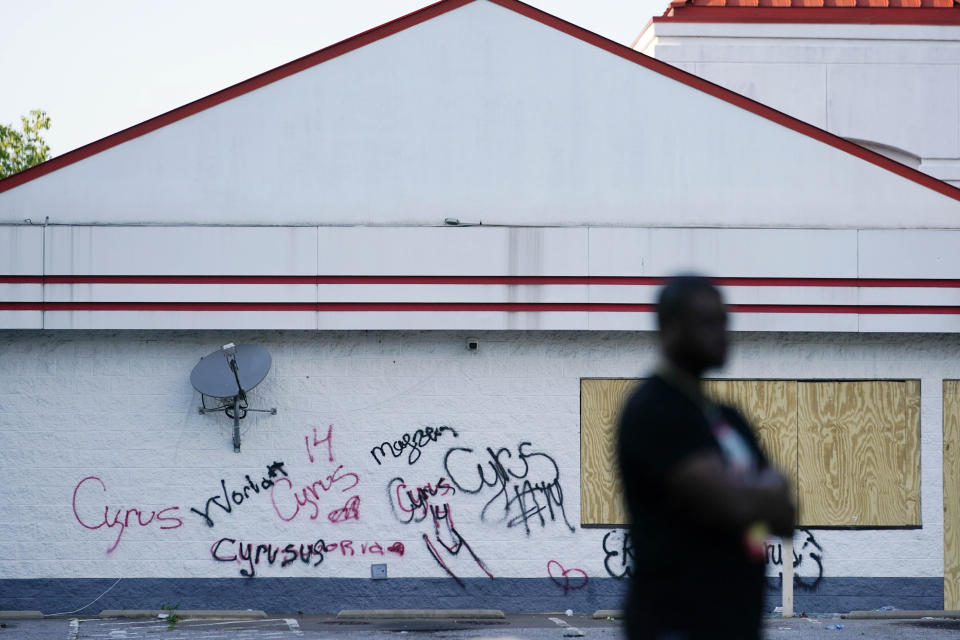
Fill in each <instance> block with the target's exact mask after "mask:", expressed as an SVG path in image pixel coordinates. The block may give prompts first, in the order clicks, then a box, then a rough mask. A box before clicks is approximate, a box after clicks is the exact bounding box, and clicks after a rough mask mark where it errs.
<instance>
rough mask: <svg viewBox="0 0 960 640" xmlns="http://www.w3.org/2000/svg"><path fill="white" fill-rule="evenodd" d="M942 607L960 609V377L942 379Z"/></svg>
mask: <svg viewBox="0 0 960 640" xmlns="http://www.w3.org/2000/svg"><path fill="white" fill-rule="evenodd" d="M943 608H944V609H952V610H955V609H960V380H944V381H943Z"/></svg>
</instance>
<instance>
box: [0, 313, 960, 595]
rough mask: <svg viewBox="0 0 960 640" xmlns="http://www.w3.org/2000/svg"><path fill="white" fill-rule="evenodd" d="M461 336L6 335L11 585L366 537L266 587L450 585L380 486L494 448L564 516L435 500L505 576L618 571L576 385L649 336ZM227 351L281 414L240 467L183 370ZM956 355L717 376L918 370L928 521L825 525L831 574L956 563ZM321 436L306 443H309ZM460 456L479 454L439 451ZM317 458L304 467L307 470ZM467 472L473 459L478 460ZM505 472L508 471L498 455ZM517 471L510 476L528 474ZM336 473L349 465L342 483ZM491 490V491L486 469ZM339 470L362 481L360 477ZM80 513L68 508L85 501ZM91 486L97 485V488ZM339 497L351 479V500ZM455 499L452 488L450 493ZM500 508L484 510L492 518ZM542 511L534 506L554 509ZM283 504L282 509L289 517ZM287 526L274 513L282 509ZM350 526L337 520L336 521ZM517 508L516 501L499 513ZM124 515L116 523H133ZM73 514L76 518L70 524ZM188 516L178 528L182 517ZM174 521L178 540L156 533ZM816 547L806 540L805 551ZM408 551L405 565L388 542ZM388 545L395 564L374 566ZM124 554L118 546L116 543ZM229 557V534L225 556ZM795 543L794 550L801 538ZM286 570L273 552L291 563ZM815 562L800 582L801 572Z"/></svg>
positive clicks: (188, 573)
mask: <svg viewBox="0 0 960 640" xmlns="http://www.w3.org/2000/svg"><path fill="white" fill-rule="evenodd" d="M466 337H467V334H464V333H457V332H415V333H403V332H330V333H321V334H316V333H304V332H263V333H227V332H45V333H39V332H9V331H8V332H4V333H2V334H0V389H2V390H3V392H2V394H0V408H2V410H0V441H2V443H3V446H2V447H0V462H2V464H3V466H4V468H6V469H8V470H15V469H18V470H20V471H18V472H16V473H8V474H7V477H6V480H5V482H4V486H3V488H2V491H0V512H2V513H3V514H4V526H3V534H2V537H3V539H2V543H3V546H4V548H5V549H7V552H6V553H4V554H3V557H2V558H0V571H2V573H3V575H4V577H6V578H43V577H51V578H54V577H61V578H62V577H86V578H91V577H115V576H137V577H239V570H240V569H241V568H243V567H241V565H240V564H239V563H235V562H217V561H215V560H214V559H213V558H212V557H211V545H212V544H213V543H215V542H216V541H217V540H218V539H221V538H224V537H229V538H234V539H236V540H238V541H242V542H244V543H246V542H250V543H254V545H256V544H257V543H274V544H276V543H282V544H284V545H285V544H287V543H297V544H299V543H301V542H303V543H312V542H313V541H315V540H316V539H317V538H323V539H324V540H325V541H326V542H327V543H328V544H329V543H331V542H339V541H341V540H353V541H354V545H353V551H354V554H355V555H347V556H344V555H343V553H342V552H341V550H339V549H337V550H336V551H331V552H330V553H328V554H327V557H326V558H325V559H324V561H323V563H322V564H321V565H320V566H319V567H313V566H309V567H308V566H307V565H305V564H303V563H301V562H299V561H297V562H295V563H293V564H290V565H289V566H287V567H282V568H281V567H280V560H277V561H276V563H275V564H273V565H272V566H271V565H269V564H268V563H267V562H266V561H265V560H263V559H261V563H260V564H259V565H258V566H257V567H256V575H257V576H284V577H285V576H338V577H369V575H370V564H372V563H380V562H386V563H387V565H388V574H389V576H391V577H403V576H408V577H443V576H444V575H446V574H445V573H444V572H443V571H442V569H441V568H440V567H439V566H438V564H437V563H436V562H435V561H434V560H433V559H432V558H431V557H430V555H429V554H428V553H427V550H426V547H425V545H424V542H423V540H422V538H421V535H422V534H424V533H427V534H431V535H432V533H433V527H432V524H431V519H430V518H427V519H426V520H424V521H423V522H421V523H412V524H402V523H401V522H399V521H398V520H397V518H396V517H395V516H394V514H393V513H392V512H391V506H390V500H389V499H388V484H389V483H390V481H391V479H392V478H395V477H402V478H403V479H404V480H405V482H406V484H407V485H409V486H414V485H423V484H426V483H428V482H430V483H433V484H434V485H436V483H437V482H438V480H439V479H440V478H441V477H446V478H448V480H449V479H450V478H451V474H452V475H453V478H454V479H456V480H457V481H458V482H460V483H461V484H462V485H464V486H466V485H468V484H470V483H471V482H474V483H476V482H477V480H476V478H477V470H476V467H475V465H476V464H485V460H484V459H485V458H487V457H488V456H487V454H486V453H485V451H484V448H485V447H488V446H489V447H493V448H494V449H495V450H496V448H499V447H506V448H507V449H508V450H509V451H511V452H512V455H513V457H512V459H511V461H510V462H511V463H512V464H518V463H517V447H518V445H519V444H520V443H521V442H529V443H530V445H529V448H527V449H526V451H527V452H528V453H530V452H533V451H536V452H538V453H545V454H547V455H549V456H550V458H549V459H547V458H543V457H538V458H537V459H535V460H533V459H531V460H532V462H531V466H530V475H529V476H528V478H530V479H531V480H534V481H535V482H539V481H546V482H547V483H548V484H549V483H550V482H553V481H554V480H556V479H557V475H556V473H555V472H554V469H553V467H552V464H551V461H552V462H555V464H556V470H557V472H558V473H559V476H558V480H557V481H558V482H559V484H560V486H561V487H562V490H563V511H564V513H565V516H566V520H567V521H568V522H569V523H570V525H571V526H572V527H573V530H572V531H571V530H570V529H568V528H567V526H566V525H565V524H564V522H563V518H562V516H561V514H560V512H559V511H558V510H556V511H555V520H551V518H550V517H549V515H546V514H545V515H546V521H545V522H544V523H543V524H542V525H541V523H540V521H539V518H537V517H533V518H531V519H530V520H529V521H528V524H529V525H530V532H529V534H528V533H526V532H525V531H524V527H523V526H522V525H518V526H514V527H508V526H506V523H505V521H504V518H503V513H504V512H503V505H502V500H503V499H502V497H501V498H500V499H499V500H498V499H496V498H495V496H496V493H497V490H496V489H488V490H485V491H482V492H481V493H480V494H479V495H469V494H467V493H466V492H464V491H461V490H458V491H456V493H455V494H454V493H453V492H449V493H448V495H440V496H438V497H437V498H434V499H432V500H431V501H432V502H436V503H439V504H443V503H449V504H450V505H451V507H452V509H453V512H452V513H453V514H454V515H455V524H456V528H457V529H458V531H459V533H460V534H461V535H462V536H463V537H464V538H465V539H466V540H468V541H469V544H470V546H471V547H472V548H473V550H474V552H475V553H476V554H477V556H478V557H479V558H481V559H482V560H483V562H484V563H485V565H486V567H487V569H488V570H489V571H490V572H491V573H492V574H493V575H495V576H499V577H521V576H523V577H546V576H547V575H548V574H547V564H548V563H549V562H550V561H551V560H555V561H557V562H559V563H560V564H562V565H563V566H564V567H565V568H579V569H582V570H583V571H584V572H585V573H586V574H587V575H588V576H589V577H590V578H596V577H606V576H607V575H608V574H607V572H606V570H605V569H604V565H603V561H604V551H603V548H602V539H603V536H604V535H605V534H606V533H607V531H606V530H603V529H581V528H580V527H579V446H580V439H579V432H578V429H579V380H580V378H582V377H607V376H613V377H634V376H638V375H641V374H643V373H644V372H645V370H646V369H647V368H648V367H649V366H650V365H651V364H652V362H653V358H654V342H653V339H652V336H651V335H650V334H648V333H606V334H600V333H589V332H564V333H550V332H539V333H528V332H490V333H480V334H477V335H476V336H475V337H477V338H478V339H479V342H480V348H479V350H478V351H477V352H468V351H467V350H466V349H465V338H466ZM227 341H236V342H239V343H244V342H257V343H260V344H263V345H264V346H266V347H267V348H268V349H269V350H270V351H271V353H272V355H273V358H274V360H273V369H272V371H271V373H270V375H269V376H268V377H267V379H266V380H265V381H264V382H263V384H261V385H260V386H259V387H258V388H257V389H256V390H255V391H254V392H253V393H252V403H251V406H254V407H277V409H278V414H277V415H276V416H270V415H264V414H251V415H250V417H248V418H247V419H246V420H245V421H244V422H243V424H242V432H243V436H242V439H243V447H242V452H241V453H240V454H236V453H234V452H233V450H232V447H231V436H230V433H231V429H232V426H231V423H230V421H229V420H228V419H227V418H225V417H224V416H222V415H216V414H214V415H199V414H198V411H197V407H198V405H199V397H198V395H197V394H196V393H195V392H194V391H193V390H192V389H191V388H190V385H189V381H188V375H189V372H190V369H191V368H192V366H193V365H194V364H195V363H196V361H197V359H198V358H199V357H200V356H202V355H205V354H206V353H208V352H210V351H212V350H214V349H216V348H218V346H219V345H221V344H223V343H225V342H227ZM958 362H960V346H958V344H957V342H956V340H955V339H953V337H950V336H937V335H898V336H890V335H886V336H884V335H840V334H753V333H747V334H738V336H737V341H736V347H735V352H734V357H733V360H732V362H731V363H730V366H729V367H728V368H727V369H726V370H725V371H724V372H723V375H725V376H730V377H737V378H753V377H756V378H919V379H920V380H921V385H922V387H921V388H922V392H921V393H922V405H921V407H922V409H921V420H922V438H921V457H922V460H921V465H922V482H921V497H922V519H923V526H922V528H920V529H911V530H865V531H848V530H845V531H814V535H815V536H816V539H817V540H818V542H819V544H820V545H821V546H822V548H823V561H822V564H823V572H824V575H825V576H847V577H851V576H867V577H877V576H882V577H893V576H911V577H937V576H941V575H942V571H943V551H942V548H943V529H942V513H941V496H942V481H941V478H942V463H941V455H942V452H941V432H942V431H941V380H942V379H943V378H957V377H960V366H958V364H957V363H958ZM329 425H332V447H331V449H330V453H332V457H333V460H332V461H331V460H330V459H329V456H328V450H327V449H326V444H324V443H321V444H319V445H317V446H313V445H312V441H313V430H314V429H317V433H318V436H319V438H320V439H322V438H323V437H324V436H325V435H326V432H327V428H328V426H329ZM441 425H446V426H449V427H451V428H453V429H455V430H456V432H457V434H458V435H457V436H456V437H453V435H452V434H451V433H450V432H444V434H443V435H442V436H441V437H440V438H439V439H438V440H437V441H436V442H431V443H429V444H425V445H424V446H423V447H422V449H421V450H420V456H419V458H418V459H416V460H415V461H414V462H413V463H412V464H411V463H409V462H408V453H409V450H407V451H404V452H403V455H402V456H401V457H398V458H393V457H391V456H387V458H386V459H384V460H382V464H379V465H378V464H377V462H376V461H375V460H374V458H373V457H372V456H371V452H370V450H371V447H374V446H377V445H379V444H380V443H382V442H383V441H384V440H392V439H397V438H400V437H402V434H404V433H412V432H414V431H415V430H416V429H418V428H423V427H426V426H432V427H434V428H437V427H439V426H441ZM308 445H310V446H308ZM451 447H467V448H472V449H474V452H473V453H470V454H468V453H466V452H462V451H460V452H455V453H453V454H451V458H450V460H451V464H450V465H449V466H448V467H447V468H445V466H444V455H445V454H446V452H447V451H448V450H449V449H450V448H451ZM311 456H312V460H311ZM468 459H469V462H467V460H468ZM503 460H504V461H505V460H506V458H503ZM279 461H282V462H283V463H284V469H285V470H286V471H287V472H288V473H289V481H290V483H291V485H290V486H286V485H284V484H278V485H277V486H276V487H275V488H274V496H273V498H274V500H275V501H276V503H277V508H275V507H274V506H273V504H272V502H271V496H270V494H269V492H267V491H264V492H263V493H261V494H259V495H258V494H254V493H253V492H248V493H249V494H250V495H249V497H248V498H246V499H244V500H243V502H242V504H239V505H236V504H235V505H233V507H232V508H233V511H232V513H229V514H228V513H225V512H223V511H222V510H220V509H219V508H217V507H216V506H212V507H211V509H210V514H211V517H212V519H213V520H214V523H215V524H214V526H213V527H212V528H211V527H208V526H206V525H205V524H204V519H203V518H202V517H201V516H200V515H197V514H195V513H192V512H191V511H190V508H191V507H196V508H198V509H200V510H203V509H204V505H205V504H206V501H207V499H208V498H209V497H211V496H215V495H218V494H220V493H221V492H222V489H221V485H220V481H221V479H223V480H224V481H225V483H226V487H227V489H228V491H232V490H240V491H242V485H243V484H245V483H246V479H245V476H246V475H247V474H249V475H250V476H251V478H253V479H254V480H255V481H260V479H261V478H262V476H263V475H264V474H265V473H266V471H267V465H270V464H272V463H274V462H279ZM521 467H522V465H518V466H517V469H518V470H519V469H520V468H521ZM338 469H339V471H338ZM486 473H487V477H488V478H492V474H491V471H490V469H489V468H487V472H486ZM348 474H356V476H355V480H356V483H355V484H356V486H351V485H353V484H354V481H353V480H354V478H353V477H352V476H348ZM331 475H332V477H333V478H341V477H342V478H344V479H342V480H339V481H334V482H332V488H331V490H330V491H323V490H318V494H319V498H318V499H317V500H316V502H317V503H318V508H317V513H318V517H317V518H316V519H312V518H311V517H310V516H311V515H312V514H313V507H312V506H304V507H301V509H300V513H299V514H298V515H296V517H292V518H290V520H289V521H285V518H288V517H290V516H291V514H292V513H293V512H294V505H295V502H294V500H293V498H292V497H291V495H290V489H291V488H293V489H297V488H300V487H303V486H304V485H307V484H310V483H312V482H314V481H316V480H320V481H321V482H322V483H323V484H325V485H330V484H331ZM91 476H93V477H96V478H99V480H88V481H87V482H86V483H83V484H82V485H81V487H80V489H79V490H77V494H76V503H75V507H76V513H75V512H74V508H73V507H72V499H73V494H74V490H75V489H76V487H77V485H78V483H80V482H81V481H82V480H83V479H84V478H88V477H91ZM100 482H102V483H103V485H100ZM341 488H347V490H346V491H341ZM445 493H447V492H445ZM353 496H358V497H359V506H358V508H357V512H356V513H357V516H358V517H357V518H356V519H352V518H351V519H347V520H345V521H342V522H338V523H333V522H331V521H330V520H329V518H328V514H329V513H330V512H331V511H334V510H336V509H341V508H343V507H344V506H345V504H346V502H347V500H348V499H349V498H351V497H353ZM491 499H493V501H492V506H491V507H490V511H488V513H487V517H486V518H485V519H484V518H481V509H482V507H483V505H484V503H486V502H487V501H488V500H491ZM541 504H543V501H542V497H541ZM105 507H106V508H107V509H108V512H107V515H108V518H109V522H110V523H112V522H113V521H114V520H113V519H114V517H115V515H114V514H115V513H116V511H117V510H121V509H122V510H124V513H126V509H129V508H136V509H141V510H144V515H143V518H144V519H145V520H146V519H147V516H148V515H149V513H150V512H151V511H161V510H163V509H168V511H166V512H164V513H163V517H165V518H167V519H166V520H164V521H163V523H161V521H159V520H153V522H149V523H148V524H147V525H145V526H140V525H139V524H137V523H136V517H137V516H136V514H135V513H134V514H133V515H132V516H131V520H130V526H128V527H126V528H125V529H124V530H123V531H122V536H120V540H119V543H117V539H118V535H120V534H121V531H120V529H121V527H119V526H112V527H111V526H102V527H100V528H99V529H96V530H92V529H87V528H84V526H83V525H82V524H81V522H80V520H82V521H83V522H85V523H86V524H87V525H88V526H96V525H97V524H99V523H100V522H102V521H103V516H104V508H105ZM277 509H279V512H278V511H277ZM281 515H282V516H283V517H281ZM341 515H342V514H341ZM515 515H517V511H516V510H515V509H511V510H509V512H508V514H507V516H508V517H513V516H515ZM120 517H121V520H122V519H123V517H124V514H121V516H120ZM78 518H79V519H80V520H78ZM178 522H182V525H179V524H178ZM164 526H166V527H172V528H166V529H164V528H163V527H164ZM803 537H804V536H803V534H800V533H798V542H801V541H802V538H803ZM398 541H399V542H402V543H403V545H404V548H405V552H404V554H403V556H402V557H401V556H400V555H399V554H397V553H393V552H389V551H386V549H387V548H388V547H389V546H391V545H393V544H394V543H396V542H398ZM373 542H377V543H380V545H381V550H382V551H383V553H384V555H380V554H378V553H375V552H370V551H369V550H368V553H366V554H364V553H362V552H361V547H360V545H361V544H367V545H370V544H372V543H373ZM114 546H115V548H113V550H112V551H108V550H109V549H111V548H112V547H114ZM226 548H235V547H233V546H232V544H231V543H227V546H225V547H223V548H221V552H222V553H221V555H226V552H225V551H224V549H226ZM798 549H799V545H798ZM280 557H281V558H282V557H283V556H282V555H281V556H280ZM448 560H449V561H450V567H451V569H452V570H453V571H455V572H456V573H457V575H458V576H460V577H478V576H479V577H482V576H483V573H482V571H481V569H480V568H479V567H478V565H477V564H476V563H474V562H473V561H472V560H470V559H469V558H467V557H466V555H465V554H461V555H460V556H459V557H457V558H453V557H450V558H448ZM810 566H811V563H809V561H808V564H807V565H803V566H802V567H801V568H800V570H799V571H800V572H801V573H803V572H805V571H808V567H810Z"/></svg>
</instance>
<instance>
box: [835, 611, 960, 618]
mask: <svg viewBox="0 0 960 640" xmlns="http://www.w3.org/2000/svg"><path fill="white" fill-rule="evenodd" d="M843 617H844V618H847V619H848V620H895V619H898V618H899V619H901V620H917V619H919V618H960V611H958V610H956V609H953V610H950V609H947V610H940V609H933V610H931V611H901V610H897V609H893V610H890V611H851V612H850V613H848V614H847V615H845V616H843Z"/></svg>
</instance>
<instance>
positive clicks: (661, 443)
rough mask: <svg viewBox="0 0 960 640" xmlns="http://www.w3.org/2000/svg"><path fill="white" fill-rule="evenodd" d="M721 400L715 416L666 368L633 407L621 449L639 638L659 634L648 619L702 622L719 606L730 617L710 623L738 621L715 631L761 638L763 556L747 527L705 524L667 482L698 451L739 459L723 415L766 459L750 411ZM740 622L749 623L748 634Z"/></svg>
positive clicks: (632, 631)
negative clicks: (723, 437) (721, 433)
mask: <svg viewBox="0 0 960 640" xmlns="http://www.w3.org/2000/svg"><path fill="white" fill-rule="evenodd" d="M718 409H719V411H718V412H717V415H716V416H715V419H714V424H713V425H711V422H710V421H709V420H708V414H707V413H705V411H704V408H703V407H702V406H701V405H699V404H697V403H696V402H695V401H694V399H693V398H691V397H690V396H688V395H686V394H685V393H684V392H683V391H681V390H680V389H678V388H677V387H675V386H673V385H672V384H670V383H669V382H667V381H666V380H664V379H663V378H662V377H660V376H658V375H654V376H651V377H650V379H649V380H647V381H646V382H645V383H644V384H643V385H641V386H640V388H638V389H637V391H635V392H634V393H633V395H632V396H631V397H630V398H629V400H628V401H627V404H626V406H625V407H624V411H623V414H622V416H621V420H620V427H619V434H618V438H619V447H618V453H619V463H620V472H621V478H622V479H623V487H624V494H625V497H626V503H627V508H628V511H629V514H630V522H631V524H630V533H631V538H632V542H633V548H634V565H633V583H632V585H631V594H630V601H629V603H628V606H627V612H628V615H627V628H628V632H629V635H630V637H631V638H632V639H636V638H642V637H652V636H646V635H644V634H643V633H642V632H641V631H640V629H641V627H642V628H644V629H649V628H659V629H664V628H666V629H674V628H678V629H696V628H697V624H698V623H699V622H698V621H703V622H704V623H706V622H707V621H708V619H709V618H710V617H713V615H717V616H721V618H720V619H719V620H718V619H717V618H713V620H712V621H711V622H710V624H714V625H716V624H726V623H730V624H731V627H732V629H734V630H730V629H728V630H726V631H724V630H722V629H719V628H717V627H713V629H712V634H713V636H714V637H718V638H719V637H744V638H750V637H755V635H754V632H751V631H750V629H751V628H754V629H755V628H756V625H759V621H760V608H761V606H762V585H763V563H762V562H761V561H757V560H751V559H750V557H749V556H748V554H747V550H746V547H745V545H744V536H745V533H744V532H743V531H735V530H731V529H729V528H724V527H721V526H715V527H712V528H710V527H708V526H706V525H704V524H703V523H702V522H700V521H698V520H697V519H695V518H694V517H692V516H691V514H690V513H689V510H688V509H687V508H686V507H685V506H684V505H682V504H678V503H677V502H676V500H674V499H673V498H672V497H671V495H670V493H669V491H668V490H667V485H666V478H667V476H668V475H669V473H670V472H671V471H673V469H674V468H675V467H676V465H677V464H679V463H680V462H681V461H683V460H684V458H686V457H688V456H690V455H691V454H694V453H697V452H701V451H704V450H707V451H716V452H717V453H718V454H720V455H721V456H722V457H724V459H725V460H727V461H728V463H729V462H730V458H731V455H729V451H728V450H725V449H723V448H722V447H721V443H720V442H718V439H717V438H718V436H717V435H715V433H717V431H716V429H717V423H718V422H719V423H720V425H721V427H722V428H724V429H732V430H734V431H736V433H737V434H738V435H739V436H740V437H739V438H737V437H734V438H733V440H735V441H736V442H737V443H738V444H739V446H741V448H744V449H746V450H749V453H745V454H744V455H746V456H748V457H749V458H750V459H751V460H750V462H752V463H753V464H754V465H755V466H756V467H757V468H763V467H765V466H766V464H767V462H766V459H765V457H764V455H763V453H762V452H761V450H760V447H759V446H758V444H757V441H756V438H755V437H754V435H753V433H752V431H751V429H750V427H749V426H748V425H747V423H746V421H745V420H744V419H743V417H742V416H740V414H739V413H738V412H737V411H736V410H735V409H732V408H730V407H726V406H720V407H718ZM724 425H725V426H724ZM742 445H746V447H743V446H742ZM709 611H713V612H715V614H710V613H708V612H709ZM637 625H640V627H638V626H637ZM678 625H679V626H678ZM737 629H739V630H742V629H746V630H745V631H743V632H742V634H741V632H740V631H736V630H737ZM704 633H705V634H708V633H709V632H708V631H704ZM690 637H701V636H698V635H693V636H690ZM703 637H709V635H704V636H703Z"/></svg>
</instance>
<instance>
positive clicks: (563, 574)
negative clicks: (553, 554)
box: [547, 560, 589, 595]
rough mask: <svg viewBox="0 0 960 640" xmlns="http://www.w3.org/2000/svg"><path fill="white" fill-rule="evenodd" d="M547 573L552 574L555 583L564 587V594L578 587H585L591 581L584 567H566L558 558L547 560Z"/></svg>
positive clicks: (551, 577) (551, 578)
mask: <svg viewBox="0 0 960 640" xmlns="http://www.w3.org/2000/svg"><path fill="white" fill-rule="evenodd" d="M547 575H548V576H550V580H551V581H552V582H553V584H555V585H557V586H558V587H560V588H561V589H563V595H567V594H568V593H570V592H571V591H575V590H577V589H583V588H584V587H585V586H587V582H588V581H589V578H587V572H586V571H584V570H583V569H577V568H576V567H572V568H570V569H566V568H564V566H563V565H562V564H560V563H559V562H557V561H556V560H550V561H549V562H547Z"/></svg>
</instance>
